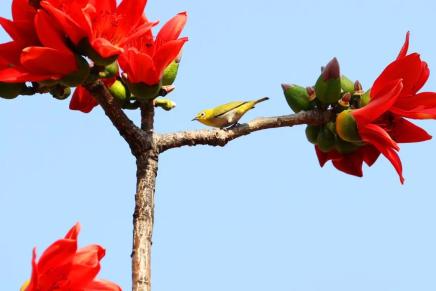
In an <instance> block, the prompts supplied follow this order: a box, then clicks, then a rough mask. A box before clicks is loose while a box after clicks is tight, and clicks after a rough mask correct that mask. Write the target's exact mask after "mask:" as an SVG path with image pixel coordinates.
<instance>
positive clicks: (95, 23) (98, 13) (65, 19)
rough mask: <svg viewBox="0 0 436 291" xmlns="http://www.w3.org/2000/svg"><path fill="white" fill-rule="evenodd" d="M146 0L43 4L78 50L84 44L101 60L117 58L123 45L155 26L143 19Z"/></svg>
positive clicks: (48, 1)
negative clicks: (81, 43)
mask: <svg viewBox="0 0 436 291" xmlns="http://www.w3.org/2000/svg"><path fill="white" fill-rule="evenodd" d="M146 3H147V1H146V0H123V1H122V2H121V3H120V5H118V7H117V3H116V0H74V1H72V0H44V1H42V2H41V6H42V7H43V8H44V9H46V11H48V13H49V14H50V15H51V16H53V18H54V19H55V20H56V21H57V22H58V23H59V25H60V26H61V27H62V29H63V32H64V33H65V34H66V35H67V36H68V38H69V39H70V40H71V41H72V42H73V43H74V44H75V45H76V46H77V45H79V44H80V42H81V41H83V40H85V41H87V42H88V43H89V44H90V45H91V47H92V48H93V49H94V50H95V52H97V54H99V56H100V57H102V58H110V57H113V56H118V55H119V54H120V53H121V52H122V51H123V48H122V47H123V45H124V44H125V43H126V42H128V41H129V40H133V39H135V38H137V37H139V36H141V35H142V34H145V33H147V32H148V31H149V30H150V28H151V27H152V26H153V25H154V23H151V22H148V21H147V20H146V18H145V17H143V13H144V8H145V5H146Z"/></svg>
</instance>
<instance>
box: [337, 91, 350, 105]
mask: <svg viewBox="0 0 436 291" xmlns="http://www.w3.org/2000/svg"><path fill="white" fill-rule="evenodd" d="M351 96H352V95H351V93H350V92H347V93H345V94H343V95H342V97H341V99H339V101H338V103H339V105H341V106H342V107H345V108H348V107H350V101H351Z"/></svg>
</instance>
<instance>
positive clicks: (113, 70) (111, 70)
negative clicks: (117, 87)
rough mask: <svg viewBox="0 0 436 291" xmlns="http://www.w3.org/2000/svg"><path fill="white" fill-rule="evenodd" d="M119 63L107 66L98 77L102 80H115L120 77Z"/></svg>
mask: <svg viewBox="0 0 436 291" xmlns="http://www.w3.org/2000/svg"><path fill="white" fill-rule="evenodd" d="M118 71H119V67H118V62H116V61H115V62H113V63H112V64H109V65H107V66H106V67H104V70H103V71H102V72H100V73H98V76H99V77H100V78H113V77H117V76H118Z"/></svg>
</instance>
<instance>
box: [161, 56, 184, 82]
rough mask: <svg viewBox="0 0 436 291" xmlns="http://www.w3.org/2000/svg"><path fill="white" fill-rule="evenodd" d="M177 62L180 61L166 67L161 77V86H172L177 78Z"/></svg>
mask: <svg viewBox="0 0 436 291" xmlns="http://www.w3.org/2000/svg"><path fill="white" fill-rule="evenodd" d="M179 62H180V59H176V60H174V61H173V62H172V63H171V64H169V65H168V67H166V69H165V71H164V74H163V77H162V85H163V86H168V85H172V84H173V83H174V81H175V80H176V77H177V72H178V70H179Z"/></svg>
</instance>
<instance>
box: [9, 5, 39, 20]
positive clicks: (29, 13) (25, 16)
mask: <svg viewBox="0 0 436 291" xmlns="http://www.w3.org/2000/svg"><path fill="white" fill-rule="evenodd" d="M11 8H12V19H13V20H14V21H29V20H31V19H33V17H34V16H35V14H36V9H35V8H34V7H33V6H32V5H30V4H29V0H13V1H12V6H11Z"/></svg>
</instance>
